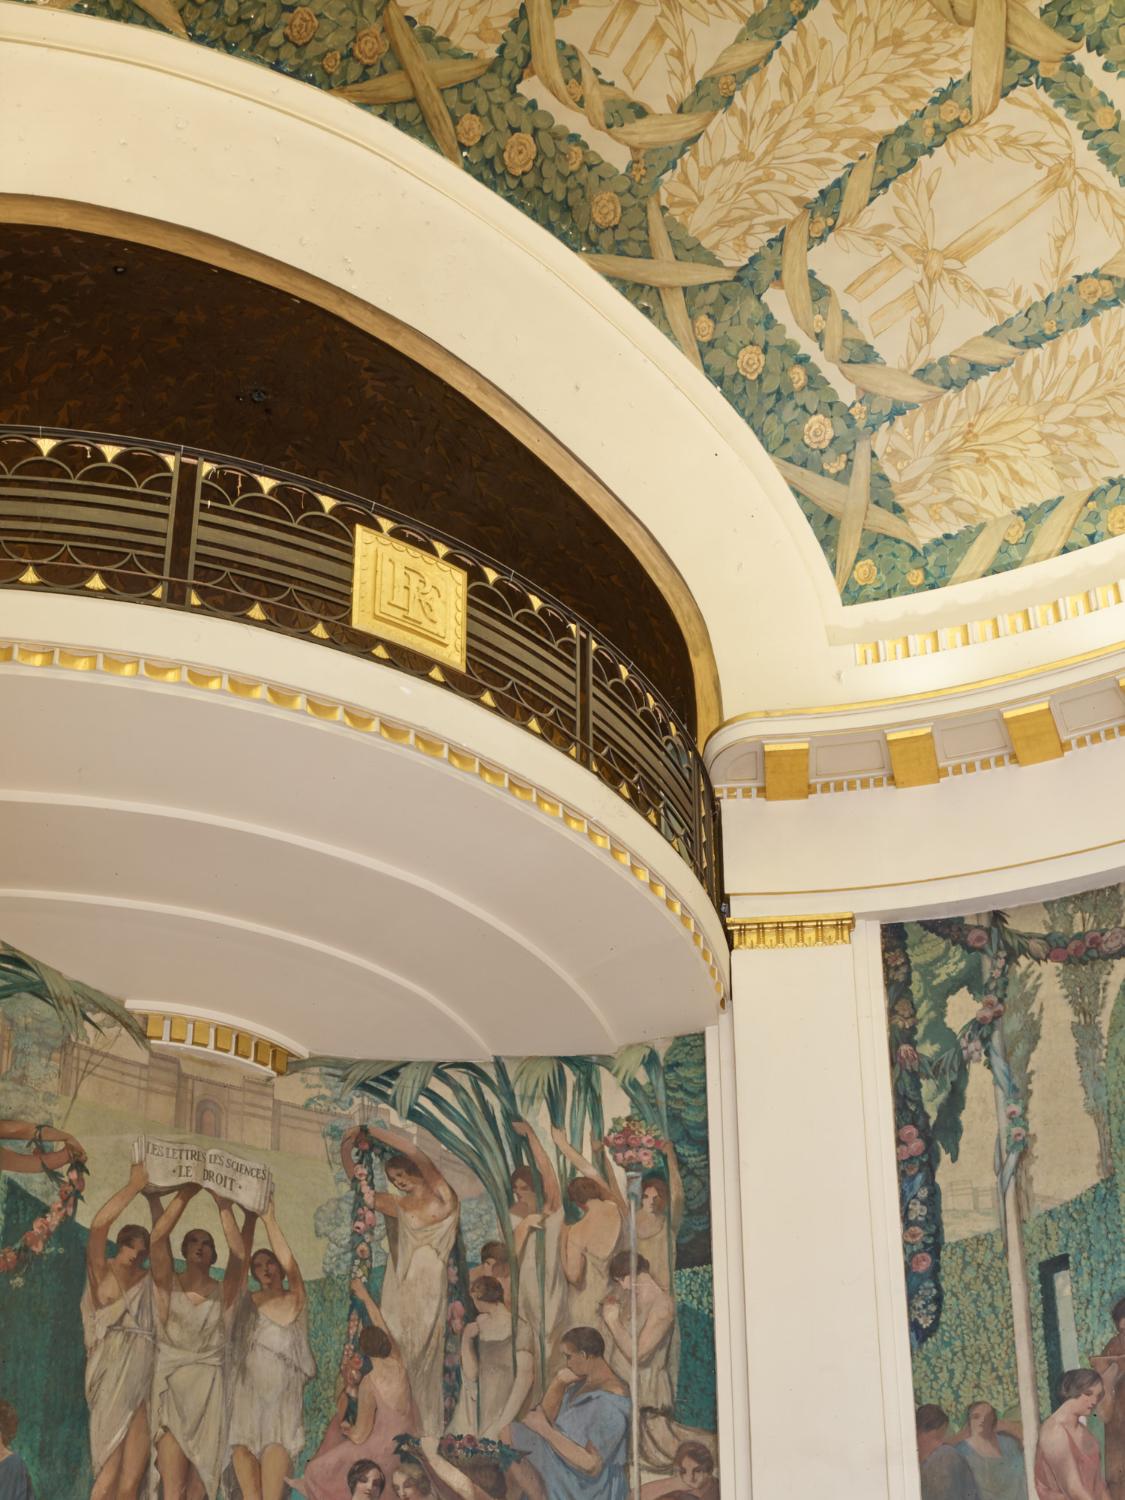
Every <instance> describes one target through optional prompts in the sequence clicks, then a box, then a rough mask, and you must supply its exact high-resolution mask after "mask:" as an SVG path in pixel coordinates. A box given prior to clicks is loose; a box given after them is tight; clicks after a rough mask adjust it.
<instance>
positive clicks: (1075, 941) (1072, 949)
mask: <svg viewBox="0 0 1125 1500" xmlns="http://www.w3.org/2000/svg"><path fill="white" fill-rule="evenodd" d="M1066 951H1067V952H1068V953H1069V954H1070V956H1071V958H1081V957H1082V956H1083V955H1084V954H1085V952H1086V944H1085V943H1084V942H1083V940H1082V939H1081V938H1078V937H1076V938H1071V940H1070V942H1069V943H1067V945H1066Z"/></svg>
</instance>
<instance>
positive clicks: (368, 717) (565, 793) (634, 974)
mask: <svg viewBox="0 0 1125 1500" xmlns="http://www.w3.org/2000/svg"><path fill="white" fill-rule="evenodd" d="M21 598H22V596H21ZM37 603H38V604H46V605H49V606H51V608H52V611H53V618H54V620H55V622H56V623H58V624H60V625H63V624H65V625H68V626H69V627H70V634H69V635H68V636H67V637H66V638H67V639H68V640H69V642H70V649H69V651H63V652H58V651H55V650H52V649H50V648H43V647H39V648H37V649H30V650H25V649H22V648H20V649H17V650H16V651H14V652H9V653H8V654H7V655H6V657H5V659H4V662H3V663H0V693H2V695H3V701H4V710H5V718H6V719H8V720H11V721H12V722H17V723H19V724H20V725H21V726H23V727H22V730H21V734H20V735H19V737H18V743H17V744H14V745H13V746H12V747H11V749H12V753H11V754H10V755H6V756H5V760H4V769H3V772H2V773H0V841H2V843H3V846H4V848H5V849H6V850H7V851H8V853H9V858H8V859H7V860H6V863H5V869H4V873H3V877H2V878H0V931H2V932H3V933H4V936H5V938H6V940H8V941H10V942H12V943H14V944H15V945H16V946H17V947H20V948H23V949H25V950H27V951H30V952H35V953H38V954H40V955H42V956H43V957H44V958H45V959H47V960H48V961H49V962H52V963H54V964H56V965H58V966H62V967H63V968H64V969H65V968H67V967H68V966H69V967H70V968H71V969H74V968H76V967H77V964H78V962H79V960H81V959H82V958H83V955H84V954H86V956H87V963H86V971H87V973H88V975H89V977H90V979H91V981H92V982H94V983H96V984H97V985H99V987H101V988H103V989H106V990H108V991H109V992H111V993H116V994H120V995H123V996H125V997H126V998H128V999H129V1000H130V1001H132V1002H134V1003H136V1004H138V1005H141V1006H142V1008H143V1006H145V1005H151V1006H154V1007H156V1008H158V1009H165V1010H177V1009H183V1008H184V1007H185V1006H189V1007H198V1006H199V1005H201V1004H205V1005H207V1006H208V1007H210V1008H211V1009H212V1010H213V1011H214V1014H215V1015H216V1017H217V1018H219V1019H230V1020H234V1021H236V1022H241V1023H242V1024H244V1025H248V1026H250V1027H251V1028H254V1027H256V1028H258V1029H261V1030H263V1031H265V1032H266V1033H267V1034H269V1035H272V1036H275V1037H281V1038H284V1039H286V1040H287V1041H292V1042H296V1043H297V1044H298V1045H299V1046H304V1047H307V1046H310V1045H311V1044H312V1042H313V1040H314V1039H313V1037H312V1035H311V1032H310V1030H309V1028H310V1025H311V1024H312V1021H313V1019H314V1018H315V1023H316V1028H317V1037H316V1039H315V1040H316V1045H317V1046H318V1047H319V1048H321V1049H323V1048H325V1047H328V1048H329V1050H334V1051H338V1052H341V1053H349V1052H352V1053H354V1052H356V1051H364V1050H365V1049H366V1050H370V1051H373V1052H379V1051H380V1050H381V1049H383V1048H386V1047H393V1048H394V1049H395V1055H404V1056H431V1057H442V1056H446V1057H447V1056H462V1055H470V1054H471V1055H487V1054H488V1053H490V1052H514V1053H517V1054H518V1053H523V1052H526V1053H538V1052H542V1051H548V1052H552V1051H554V1052H569V1051H606V1050H613V1049H614V1048H615V1047H616V1046H618V1045H621V1044H622V1043H624V1042H625V1041H627V1040H632V1039H635V1038H637V1037H638V1036H642V1035H643V1036H648V1035H658V1034H668V1033H670V1032H678V1031H684V1030H692V1029H695V1028H697V1027H698V1026H701V1025H707V1024H709V1022H710V1021H711V1020H712V1019H713V1017H714V1014H715V1011H716V1009H717V1007H718V1004H719V994H718V993H717V990H718V991H720V992H721V989H722V979H723V977H724V973H723V971H724V969H725V961H726V955H725V948H724V947H721V946H720V945H722V929H721V925H720V923H719V919H718V917H717V916H716V914H715V913H714V911H713V910H712V909H710V908H709V906H708V903H707V901H706V897H705V896H704V895H703V892H702V890H701V889H700V888H699V887H698V885H697V883H696V882H695V880H694V877H692V875H691V873H690V871H689V870H688V869H687V867H686V866H684V865H683V864H682V862H681V860H680V859H679V857H678V856H677V855H676V854H675V853H674V852H673V851H672V850H671V849H670V848H669V847H668V846H667V845H666V844H664V842H663V840H661V839H660V837H659V835H658V834H657V833H656V832H655V831H654V830H653V829H652V828H650V827H649V825H648V824H647V823H646V822H645V821H644V820H643V819H642V818H640V817H639V816H638V815H637V814H636V813H635V812H634V811H632V809H630V808H629V807H628V806H626V805H625V804H621V803H620V800H619V799H617V798H614V797H613V795H612V793H609V792H608V791H607V790H606V789H605V788H604V787H602V786H601V784H600V783H599V782H598V781H597V780H596V778H593V777H591V776H590V775H589V774H588V773H587V772H584V771H582V770H580V768H578V767H577V766H574V765H573V764H572V763H571V762H570V761H569V760H567V759H566V758H565V757H562V756H559V755H558V754H557V753H556V752H553V751H551V750H549V749H548V748H547V747H545V746H543V745H541V744H540V743H539V742H537V741H534V740H532V739H530V737H528V736H526V735H523V734H521V733H520V732H519V731H518V730H514V729H512V728H511V726H508V725H503V724H498V723H496V722H495V721H494V719H493V717H492V716H491V715H488V714H484V713H482V712H481V711H480V710H479V709H476V708H475V706H473V705H467V704H462V703H459V702H446V699H447V698H448V696H449V695H447V694H443V693H442V692H441V691H440V690H439V689H436V688H432V687H431V686H430V685H429V684H418V683H414V682H408V681H405V680H402V679H401V674H398V673H394V672H389V671H385V670H381V669H380V668H378V667H372V666H371V665H369V664H367V663H359V662H356V661H354V660H352V659H350V658H338V657H337V654H336V653H330V652H325V651H323V649H322V648H319V647H316V646H313V645H309V644H306V643H303V642H293V641H289V640H284V639H280V638H274V637H268V636H265V635H264V633H263V632H254V631H247V630H246V629H245V628H240V627H238V626H236V625H230V624H227V623H225V622H215V621H198V620H194V619H187V618H184V617H175V618H163V617H159V616H158V612H156V611H143V612H140V613H141V614H142V616H143V629H142V632H141V635H142V638H143V640H144V641H146V642H147V643H148V648H147V649H149V650H151V651H152V652H153V653H154V656H153V657H152V658H150V657H149V656H147V655H146V656H145V657H144V660H145V663H146V665H145V667H144V669H143V670H142V669H141V663H140V662H139V661H137V659H136V657H135V656H133V657H131V658H130V657H129V656H128V655H127V653H128V652H130V651H132V652H134V653H135V652H137V651H138V650H140V651H142V652H143V650H144V649H145V648H144V647H143V646H142V644H141V642H140V641H139V640H138V636H137V615H138V611H136V610H134V609H131V608H130V607H128V606H123V605H112V604H104V603H102V602H100V601H94V600H53V601H46V600H41V601H36V600H27V601H26V603H24V604H23V607H22V609H21V613H22V614H24V615H25V616H26V615H27V609H28V606H30V605H35V604H37ZM59 606H64V609H63V612H62V614H61V615H60V613H59ZM33 612H34V611H33ZM75 632H77V633H75ZM42 638H43V637H42V634H41V633H40V634H39V635H38V639H39V640H40V641H41V640H42ZM83 640H84V641H85V642H86V645H85V647H83V646H82V645H81V641H83ZM95 641H96V642H98V643H99V645H100V650H99V646H95V645H93V644H92V643H93V642H95ZM122 648H124V650H123V649H122ZM80 653H81V654H80ZM2 654H3V653H0V655H2ZM325 657H328V658H329V661H328V662H325ZM130 660H132V662H133V666H134V668H135V675H133V676H128V675H125V676H123V675H122V670H123V667H124V666H125V665H126V664H127V663H128V662H129V661H130ZM184 660H186V661H187V662H189V663H191V662H195V663H197V664H198V666H197V669H196V671H197V676H196V681H195V682H192V681H191V680H190V679H189V678H188V674H187V672H186V671H185V670H183V669H182V668H180V669H176V668H175V667H174V666H173V665H161V664H162V663H163V664H169V663H171V664H174V663H177V662H181V661H184ZM208 661H210V662H211V663H212V666H211V667H210V668H208V667H207V666H206V663H207V662H208ZM216 662H222V663H223V664H224V665H225V666H226V667H227V672H224V671H223V670H222V668H218V669H216V668H215V666H214V663H216ZM76 667H77V668H79V669H80V670H75V668H76ZM151 670H157V671H158V672H159V673H160V678H159V680H158V679H156V678H154V677H153V676H151V675H150V671H151ZM306 680H307V681H308V682H309V685H310V687H311V686H312V684H313V683H315V688H316V691H317V692H318V693H319V694H320V695H322V696H320V697H318V698H317V699H316V700H315V702H311V701H310V702H309V703H308V704H306V703H305V700H304V697H303V695H302V693H301V691H300V685H301V684H302V683H303V682H305V681H306ZM263 683H265V684H269V683H275V684H276V683H280V684H284V685H285V687H284V691H280V690H278V691H275V692H274V693H272V694H271V693H270V692H268V691H267V690H266V688H265V687H263V686H262V684H263ZM202 684H206V685H202ZM251 691H253V692H254V694H255V696H253V697H247V693H248V692H251ZM336 693H338V694H339V697H338V698H336V699H333V696H332V695H333V694H336ZM333 703H335V704H336V707H335V710H334V716H333V717H328V715H329V712H330V711H331V710H333ZM340 703H343V704H351V705H355V708H354V710H349V712H351V714H352V719H351V720H348V719H346V718H345V716H344V714H343V713H342V712H341V711H340V710H339V707H338V705H339V704H340ZM282 705H284V706H282ZM381 725H387V726H389V728H388V729H387V732H385V733H384V732H383V730H382V729H381V728H380V726H381ZM188 743H190V744H193V745H195V746H197V747H199V753H197V754H195V755H193V756H192V757H190V758H189V759H188V760H185V759H184V757H183V755H182V753H180V750H181V747H182V746H183V745H184V744H188ZM141 744H143V745H144V747H145V753H144V756H143V757H141V758H139V759H138V758H137V757H134V756H132V755H130V754H129V753H128V750H127V748H126V747H128V746H131V745H141ZM450 747H452V749H450ZM454 751H455V752H456V753H454ZM477 757H480V759H481V764H482V765H483V767H484V769H479V770H474V769H473V767H474V766H476V764H477V759H476V758H477ZM505 766H511V767H512V770H511V772H510V774H509V773H507V772H505V769H504V768H505ZM486 771H487V775H486V774H485V772H486ZM517 772H518V777H519V779H518V780H517ZM615 803H617V804H619V805H616V806H615V805H614V804H615ZM420 808H422V809H424V810H425V817H424V819H422V820H421V821H420V820H419V812H418V810H419V809H420ZM564 809H565V810H566V811H567V815H566V817H565V818H564V817H563V816H562V811H563V810H564ZM60 848H61V849H65V850H66V858H65V859H63V860H60V859H59V857H58V851H59V849H60ZM673 892H677V893H678V894H679V895H680V896H681V897H682V901H683V904H681V902H680V901H673V900H672V893H673ZM666 897H667V899H665V898H666ZM691 911H694V912H697V913H698V915H699V921H698V922H695V921H694V920H693V919H692V918H691V916H690V912H691ZM700 924H701V925H700ZM201 997H206V998H205V999H204V998H201ZM209 1013H211V1012H210V1011H209ZM357 1027H358V1028H359V1032H358V1033H357ZM368 1032H369V1033H370V1035H369V1036H368V1039H367V1040H366V1041H363V1040H362V1036H363V1035H367V1033H368Z"/></svg>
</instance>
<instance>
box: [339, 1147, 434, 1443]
mask: <svg viewBox="0 0 1125 1500" xmlns="http://www.w3.org/2000/svg"><path fill="white" fill-rule="evenodd" d="M361 1129H362V1130H363V1131H365V1132H366V1135H367V1136H368V1137H369V1138H370V1139H371V1140H373V1141H377V1142H379V1143H380V1144H381V1145H384V1146H388V1147H389V1148H390V1149H391V1151H392V1152H393V1153H394V1154H393V1155H391V1156H389V1157H388V1158H387V1161H386V1166H385V1170H386V1174H387V1179H388V1181H389V1182H390V1183H391V1185H392V1186H393V1187H394V1188H395V1190H396V1191H395V1192H394V1193H388V1192H375V1193H374V1195H373V1202H374V1206H375V1208H376V1209H377V1210H378V1212H380V1213H381V1214H383V1215H384V1217H385V1218H386V1219H387V1229H388V1240H389V1242H390V1255H389V1257H388V1260H387V1265H386V1269H385V1271H384V1273H383V1290H382V1294H381V1296H380V1305H381V1307H382V1313H383V1317H384V1318H385V1319H386V1324H387V1329H388V1331H389V1332H390V1334H391V1336H392V1337H393V1338H394V1340H395V1341H396V1343H397V1344H398V1347H399V1348H400V1350H401V1351H402V1357H403V1359H404V1361H405V1363H406V1367H407V1369H408V1370H409V1372H410V1386H411V1390H412V1391H413V1393H414V1400H415V1403H416V1405H417V1408H418V1416H419V1420H420V1423H421V1431H422V1432H425V1433H433V1434H435V1435H436V1434H439V1433H441V1432H442V1431H443V1430H444V1428H445V1422H446V1417H445V1391H444V1386H443V1366H444V1360H445V1335H446V1315H447V1306H448V1289H449V1277H448V1269H447V1268H448V1263H449V1257H450V1255H451V1254H452V1252H453V1249H454V1246H455V1245H456V1242H457V1228H458V1224H459V1222H460V1214H461V1204H460V1201H459V1200H458V1197H457V1194H456V1193H455V1192H454V1190H453V1188H452V1187H450V1185H449V1183H448V1182H446V1180H445V1178H444V1177H443V1176H442V1175H441V1173H440V1172H439V1171H438V1169H437V1167H436V1166H435V1165H434V1163H433V1162H432V1161H431V1160H430V1158H429V1157H428V1156H427V1155H426V1154H425V1152H423V1151H420V1150H419V1149H418V1147H417V1146H416V1145H415V1144H414V1142H413V1141H411V1140H410V1139H409V1138H408V1137H406V1136H401V1135H397V1134H396V1133H395V1132H393V1131H390V1130H383V1129H382V1128H380V1127H377V1126H373V1125H367V1126H363V1127H357V1128H356V1129H355V1130H350V1131H348V1133H347V1134H346V1135H345V1136H344V1139H343V1141H342V1143H341V1156H342V1159H343V1164H344V1170H345V1172H347V1174H348V1177H349V1179H350V1178H352V1177H354V1175H355V1172H356V1165H357V1164H356V1161H355V1156H354V1152H353V1146H354V1144H355V1141H356V1139H357V1137H359V1135H360V1130H361Z"/></svg>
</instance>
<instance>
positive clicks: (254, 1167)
mask: <svg viewBox="0 0 1125 1500" xmlns="http://www.w3.org/2000/svg"><path fill="white" fill-rule="evenodd" d="M133 1161H134V1162H142V1161H143V1162H144V1164H145V1170H146V1171H147V1172H148V1181H149V1186H150V1187H154V1188H157V1189H165V1188H178V1187H183V1185H184V1184H185V1183H186V1182H198V1183H199V1185H200V1186H201V1187H205V1188H211V1189H213V1190H214V1191H215V1192H216V1193H218V1194H219V1196H220V1197H222V1198H231V1199H233V1201H234V1202H235V1203H237V1204H238V1205H239V1206H240V1207H241V1208H245V1209H248V1210H249V1211H250V1212H251V1213H255V1214H260V1213H262V1212H264V1210H265V1208H266V1205H267V1204H268V1203H269V1201H270V1194H271V1193H272V1192H273V1177H272V1175H271V1173H270V1169H269V1167H267V1166H264V1165H263V1164H262V1163H261V1162H257V1161H243V1159H242V1158H241V1157H238V1156H232V1155H231V1154H230V1152H229V1151H224V1150H223V1148H222V1147H221V1146H213V1147H212V1148H211V1149H210V1150H209V1151H205V1150H204V1149H203V1147H202V1146H190V1145H188V1144H187V1143H186V1142H183V1141H162V1140H157V1139H155V1138H154V1137H152V1136H149V1135H142V1136H138V1137H137V1139H136V1140H135V1141H134V1142H133Z"/></svg>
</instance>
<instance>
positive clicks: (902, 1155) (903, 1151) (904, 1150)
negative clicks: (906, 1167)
mask: <svg viewBox="0 0 1125 1500" xmlns="http://www.w3.org/2000/svg"><path fill="white" fill-rule="evenodd" d="M895 1155H896V1156H897V1157H898V1159H899V1161H906V1159H907V1158H908V1157H909V1155H910V1147H909V1146H900V1147H899V1148H898V1150H897V1151H896V1152H895Z"/></svg>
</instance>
